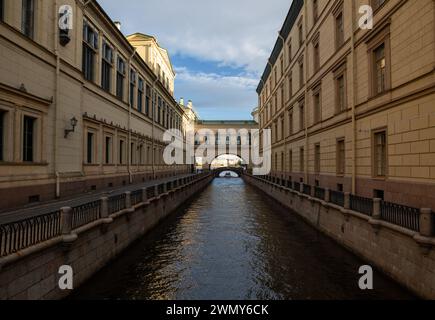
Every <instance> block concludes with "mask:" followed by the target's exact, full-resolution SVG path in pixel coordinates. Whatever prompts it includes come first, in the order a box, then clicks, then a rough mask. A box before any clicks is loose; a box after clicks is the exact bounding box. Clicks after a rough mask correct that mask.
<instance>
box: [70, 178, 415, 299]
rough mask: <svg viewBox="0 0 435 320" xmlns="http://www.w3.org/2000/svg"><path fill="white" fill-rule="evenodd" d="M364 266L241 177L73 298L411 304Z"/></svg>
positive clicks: (216, 184)
mask: <svg viewBox="0 0 435 320" xmlns="http://www.w3.org/2000/svg"><path fill="white" fill-rule="evenodd" d="M364 264H366V263H364V262H363V261H361V260H360V259H358V258H357V257H355V256H354V255H353V254H351V253H349V252H348V251H346V250H345V249H343V248H342V247H340V246H339V245H337V244H336V243H335V242H333V241H332V240H330V239H329V238H327V237H326V236H324V235H322V234H321V233H319V232H318V231H316V230H315V229H313V228H312V227H311V226H309V225H307V224H306V223H305V222H304V221H302V220H301V219H300V218H299V217H298V216H297V215H295V214H290V213H289V212H288V211H287V210H285V209H283V208H282V207H281V206H279V205H277V204H276V203H274V202H273V201H272V200H270V199H269V198H267V197H266V196H264V195H263V194H262V193H261V192H259V191H258V190H256V189H255V188H253V187H251V186H249V185H246V184H245V183H244V182H243V180H242V179H228V178H227V179H225V178H221V179H215V180H214V181H213V183H212V184H211V185H210V186H208V187H207V188H206V189H205V190H204V192H203V193H202V194H201V195H199V196H198V197H197V198H196V199H194V200H193V202H192V203H190V204H189V205H187V206H186V207H185V208H183V209H180V210H179V212H177V213H175V214H174V215H173V216H171V217H170V218H168V219H167V220H166V221H164V222H163V223H162V224H161V225H159V226H158V227H157V228H156V229H154V230H153V231H152V232H151V233H149V234H148V235H147V236H146V237H145V238H144V239H142V240H140V241H139V242H137V243H136V244H135V245H133V246H132V247H131V248H129V249H127V251H126V252H125V253H123V254H122V255H121V256H119V258H117V259H116V261H114V262H113V263H111V264H110V265H108V266H107V267H105V268H104V269H103V270H101V271H100V272H99V273H98V274H96V275H95V276H94V277H93V278H92V279H91V280H90V281H88V282H87V283H86V284H84V285H83V286H82V287H81V288H78V289H77V290H76V291H75V292H74V294H73V295H72V296H71V297H70V298H72V299H408V298H413V296H412V295H411V294H410V293H408V292H407V291H406V290H404V289H403V288H401V287H400V286H399V285H397V284H396V283H394V282H393V281H391V280H390V279H388V278H386V277H384V276H383V275H382V274H380V273H379V272H376V271H375V275H374V290H372V291H361V290H360V289H359V287H358V279H359V277H360V275H359V274H358V269H359V267H360V266H361V265H364Z"/></svg>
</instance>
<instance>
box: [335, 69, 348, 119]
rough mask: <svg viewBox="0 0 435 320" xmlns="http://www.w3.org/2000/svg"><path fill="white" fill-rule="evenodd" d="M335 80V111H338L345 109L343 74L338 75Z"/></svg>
mask: <svg viewBox="0 0 435 320" xmlns="http://www.w3.org/2000/svg"><path fill="white" fill-rule="evenodd" d="M335 82H336V84H335V85H336V100H337V103H336V108H337V110H336V113H340V112H343V111H345V110H346V85H345V81H344V74H342V75H340V76H338V77H337V78H336V80H335Z"/></svg>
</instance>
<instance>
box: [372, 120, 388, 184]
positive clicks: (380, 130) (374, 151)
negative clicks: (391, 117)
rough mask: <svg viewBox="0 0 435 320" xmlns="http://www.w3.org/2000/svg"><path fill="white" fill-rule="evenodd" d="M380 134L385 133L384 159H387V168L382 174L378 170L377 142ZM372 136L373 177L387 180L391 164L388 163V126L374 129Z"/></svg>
mask: <svg viewBox="0 0 435 320" xmlns="http://www.w3.org/2000/svg"><path fill="white" fill-rule="evenodd" d="M379 134H384V135H385V147H384V157H385V158H384V161H385V164H384V165H385V168H384V171H385V172H384V175H381V174H379V173H378V172H377V167H378V166H377V162H376V161H377V144H376V137H377V135H379ZM371 136H372V138H371V140H372V148H371V149H372V177H373V178H374V179H381V180H385V179H387V178H388V172H389V170H388V169H389V165H388V128H387V127H382V128H378V129H374V130H372V134H371Z"/></svg>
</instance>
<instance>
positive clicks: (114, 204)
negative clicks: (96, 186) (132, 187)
mask: <svg viewBox="0 0 435 320" xmlns="http://www.w3.org/2000/svg"><path fill="white" fill-rule="evenodd" d="M125 197H126V195H125V193H121V194H119V195H117V196H112V197H110V198H109V201H108V209H109V214H112V213H115V212H118V211H121V210H124V209H125Z"/></svg>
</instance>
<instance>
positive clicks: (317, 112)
mask: <svg viewBox="0 0 435 320" xmlns="http://www.w3.org/2000/svg"><path fill="white" fill-rule="evenodd" d="M313 93H314V95H313V117H314V119H313V120H314V124H316V123H319V122H320V121H321V119H322V107H321V104H320V89H316V90H315V91H314V92H313Z"/></svg>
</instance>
